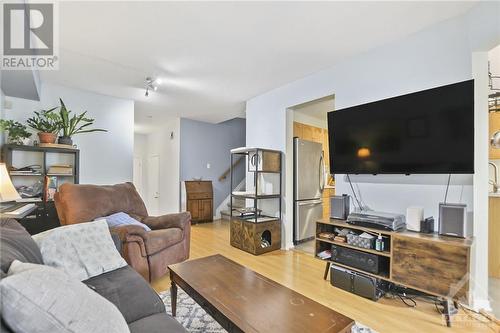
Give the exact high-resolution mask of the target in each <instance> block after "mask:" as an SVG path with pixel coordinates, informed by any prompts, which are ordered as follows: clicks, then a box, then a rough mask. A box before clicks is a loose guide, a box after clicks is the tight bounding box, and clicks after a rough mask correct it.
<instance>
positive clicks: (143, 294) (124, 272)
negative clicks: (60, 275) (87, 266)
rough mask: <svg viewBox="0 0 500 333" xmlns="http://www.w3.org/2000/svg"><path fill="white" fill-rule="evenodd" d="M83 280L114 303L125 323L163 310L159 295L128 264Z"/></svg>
mask: <svg viewBox="0 0 500 333" xmlns="http://www.w3.org/2000/svg"><path fill="white" fill-rule="evenodd" d="M83 282H84V283H85V284H87V285H88V286H89V287H90V288H92V289H94V290H95V291H96V292H97V293H99V294H100V295H101V296H103V297H104V298H106V299H107V300H108V301H110V302H111V303H113V304H114V305H116V307H117V308H118V309H119V310H120V312H121V313H122V314H123V316H124V317H125V320H126V321H127V323H130V322H132V321H136V320H138V319H140V318H143V317H147V316H149V315H152V314H155V313H161V312H165V306H164V304H163V302H162V301H161V299H160V297H159V296H158V295H157V294H156V293H155V292H154V290H153V289H152V288H151V287H150V286H149V284H148V283H147V282H146V281H145V280H144V279H143V278H142V277H141V276H140V275H139V273H137V272H136V271H135V270H134V269H132V268H131V267H130V266H126V267H122V268H120V269H117V270H114V271H112V272H108V273H105V274H101V275H99V276H95V277H93V278H90V279H88V280H86V281H83ZM166 332H168V331H166Z"/></svg>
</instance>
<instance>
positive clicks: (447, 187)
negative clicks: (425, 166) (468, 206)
mask: <svg viewBox="0 0 500 333" xmlns="http://www.w3.org/2000/svg"><path fill="white" fill-rule="evenodd" d="M450 180H451V173H450V174H449V175H448V183H447V184H446V193H445V194H444V203H446V199H447V198H448V189H449V188H450Z"/></svg>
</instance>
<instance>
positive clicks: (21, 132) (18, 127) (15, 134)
mask: <svg viewBox="0 0 500 333" xmlns="http://www.w3.org/2000/svg"><path fill="white" fill-rule="evenodd" d="M0 130H1V131H3V132H7V134H8V142H9V143H14V144H16V145H24V144H27V139H29V138H30V136H31V133H30V132H28V128H27V127H26V126H25V125H23V124H21V123H20V122H18V121H13V120H5V119H0Z"/></svg>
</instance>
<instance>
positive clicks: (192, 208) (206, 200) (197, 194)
mask: <svg viewBox="0 0 500 333" xmlns="http://www.w3.org/2000/svg"><path fill="white" fill-rule="evenodd" d="M184 183H185V185H186V200H187V202H186V207H187V211H188V212H190V213H191V221H192V222H193V223H199V222H212V221H213V219H214V212H213V207H214V192H213V188H212V181H210V180H200V181H185V182H184Z"/></svg>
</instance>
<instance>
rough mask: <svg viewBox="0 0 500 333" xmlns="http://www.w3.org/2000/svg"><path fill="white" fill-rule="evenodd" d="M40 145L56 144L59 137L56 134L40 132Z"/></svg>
mask: <svg viewBox="0 0 500 333" xmlns="http://www.w3.org/2000/svg"><path fill="white" fill-rule="evenodd" d="M38 138H39V139H40V143H56V139H57V135H56V134H55V133H46V132H38Z"/></svg>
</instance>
